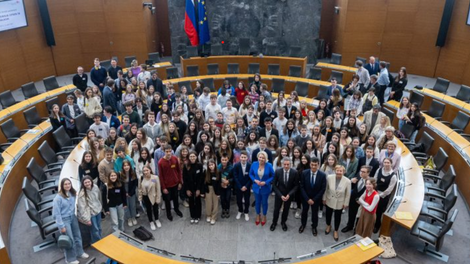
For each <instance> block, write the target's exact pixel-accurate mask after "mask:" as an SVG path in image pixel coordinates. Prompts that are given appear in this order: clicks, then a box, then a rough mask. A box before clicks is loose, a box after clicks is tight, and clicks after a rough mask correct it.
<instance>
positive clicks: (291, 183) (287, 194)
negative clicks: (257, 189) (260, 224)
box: [270, 157, 299, 231]
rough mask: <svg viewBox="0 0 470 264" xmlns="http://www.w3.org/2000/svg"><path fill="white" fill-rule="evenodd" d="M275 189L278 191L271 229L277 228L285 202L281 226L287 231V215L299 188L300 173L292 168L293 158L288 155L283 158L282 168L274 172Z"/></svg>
mask: <svg viewBox="0 0 470 264" xmlns="http://www.w3.org/2000/svg"><path fill="white" fill-rule="evenodd" d="M272 184H273V190H274V192H275V193H276V197H275V198H274V213H273V223H272V224H271V228H270V230H271V231H274V230H275V229H276V225H277V220H278V219H279V211H280V210H281V206H282V203H284V210H283V211H282V218H281V226H282V230H284V231H287V225H286V221H287V216H288V215H289V208H290V203H291V201H292V199H291V198H293V197H294V199H295V192H296V191H297V189H298V188H299V174H298V173H297V171H296V170H295V169H291V160H290V158H288V157H285V158H284V159H282V168H281V169H277V170H276V172H275V173H274V180H273V182H272Z"/></svg>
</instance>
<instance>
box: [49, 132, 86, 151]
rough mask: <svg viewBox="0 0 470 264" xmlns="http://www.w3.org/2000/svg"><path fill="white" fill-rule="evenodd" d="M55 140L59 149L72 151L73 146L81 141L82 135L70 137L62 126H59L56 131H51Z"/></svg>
mask: <svg viewBox="0 0 470 264" xmlns="http://www.w3.org/2000/svg"><path fill="white" fill-rule="evenodd" d="M52 136H53V137H54V140H55V142H56V143H57V145H58V146H59V148H60V151H68V150H70V151H72V150H73V149H74V148H75V146H76V145H77V144H78V143H79V142H80V141H82V139H83V138H82V137H75V138H70V137H69V135H68V134H67V132H65V128H64V127H63V126H61V127H59V128H58V129H57V130H56V131H54V132H52Z"/></svg>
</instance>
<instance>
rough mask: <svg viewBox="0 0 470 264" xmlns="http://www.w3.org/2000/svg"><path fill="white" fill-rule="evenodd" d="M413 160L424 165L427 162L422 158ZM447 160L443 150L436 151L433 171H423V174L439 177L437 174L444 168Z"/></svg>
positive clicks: (447, 157)
mask: <svg viewBox="0 0 470 264" xmlns="http://www.w3.org/2000/svg"><path fill="white" fill-rule="evenodd" d="M415 159H416V160H417V161H418V163H420V164H424V163H425V162H426V161H427V158H422V157H415ZM448 159H449V155H447V153H446V152H445V150H444V149H443V148H439V150H438V151H437V154H436V155H435V156H434V164H435V165H436V168H435V169H427V168H424V169H423V174H433V175H439V172H440V171H441V170H442V168H444V166H445V165H446V163H447V160H448Z"/></svg>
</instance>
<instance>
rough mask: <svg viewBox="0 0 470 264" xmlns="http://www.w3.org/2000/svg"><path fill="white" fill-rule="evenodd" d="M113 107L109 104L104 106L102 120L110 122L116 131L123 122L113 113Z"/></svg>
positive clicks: (109, 124) (110, 125)
mask: <svg viewBox="0 0 470 264" xmlns="http://www.w3.org/2000/svg"><path fill="white" fill-rule="evenodd" d="M113 112H114V111H113V109H112V108H111V106H109V105H107V106H105V107H104V110H103V116H102V117H101V121H102V122H104V123H106V124H108V126H109V128H111V127H114V128H115V129H116V131H117V130H118V129H119V126H120V125H121V122H120V121H119V118H117V117H116V116H115V115H113Z"/></svg>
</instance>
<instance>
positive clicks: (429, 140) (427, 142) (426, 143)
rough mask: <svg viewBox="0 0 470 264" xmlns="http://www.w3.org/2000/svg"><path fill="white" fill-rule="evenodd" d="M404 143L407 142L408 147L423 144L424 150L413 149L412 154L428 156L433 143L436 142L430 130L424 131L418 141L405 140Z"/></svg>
mask: <svg viewBox="0 0 470 264" xmlns="http://www.w3.org/2000/svg"><path fill="white" fill-rule="evenodd" d="M403 144H405V145H406V147H407V148H408V149H411V148H412V147H414V146H416V145H417V144H421V145H422V146H423V147H424V150H423V152H416V151H413V152H412V154H413V156H415V157H424V158H428V154H427V153H428V152H429V150H430V149H431V147H432V145H433V144H434V138H433V137H431V135H429V134H428V132H426V131H424V132H423V135H422V136H421V138H420V139H419V141H418V143H411V142H404V143H403Z"/></svg>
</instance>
